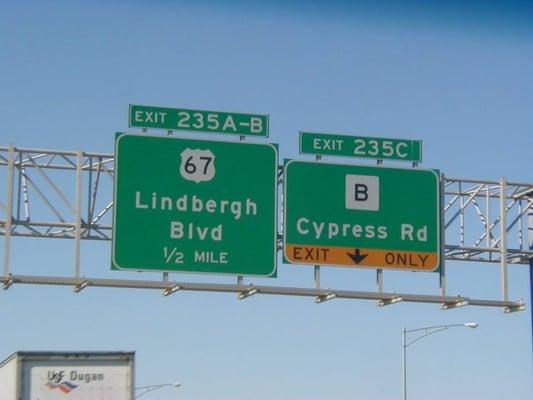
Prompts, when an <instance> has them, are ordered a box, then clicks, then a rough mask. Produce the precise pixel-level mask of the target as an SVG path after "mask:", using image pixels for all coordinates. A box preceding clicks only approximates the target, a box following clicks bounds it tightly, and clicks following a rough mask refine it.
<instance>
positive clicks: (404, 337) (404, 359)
mask: <svg viewBox="0 0 533 400" xmlns="http://www.w3.org/2000/svg"><path fill="white" fill-rule="evenodd" d="M402 354H403V357H402V400H407V335H406V331H405V328H403V335H402Z"/></svg>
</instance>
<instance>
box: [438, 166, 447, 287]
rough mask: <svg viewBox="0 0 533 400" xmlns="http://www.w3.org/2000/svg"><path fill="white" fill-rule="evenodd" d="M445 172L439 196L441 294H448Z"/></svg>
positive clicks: (441, 177) (441, 179) (440, 184)
mask: <svg viewBox="0 0 533 400" xmlns="http://www.w3.org/2000/svg"><path fill="white" fill-rule="evenodd" d="M444 179H445V178H444V174H441V175H440V181H439V189H440V196H439V204H440V213H439V218H440V243H439V246H440V248H439V256H440V257H439V264H440V265H439V267H440V268H439V287H440V295H441V296H446V254H445V243H446V241H445V240H444V231H445V224H446V220H445V218H444V214H445V211H444V198H445V187H444Z"/></svg>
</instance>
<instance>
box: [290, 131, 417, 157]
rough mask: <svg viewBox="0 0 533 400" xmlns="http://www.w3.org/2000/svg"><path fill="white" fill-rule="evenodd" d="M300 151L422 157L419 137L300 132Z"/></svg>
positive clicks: (341, 154) (322, 153)
mask: <svg viewBox="0 0 533 400" xmlns="http://www.w3.org/2000/svg"><path fill="white" fill-rule="evenodd" d="M300 153H301V154H318V155H332V156H346V157H363V158H374V159H380V160H403V161H413V162H421V161H422V141H421V140H408V139H390V138H376V137H366V136H344V135H332V134H324V133H312V132H300Z"/></svg>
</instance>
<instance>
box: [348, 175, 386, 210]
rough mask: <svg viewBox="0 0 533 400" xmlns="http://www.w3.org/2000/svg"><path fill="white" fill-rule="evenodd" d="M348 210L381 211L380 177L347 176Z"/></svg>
mask: <svg viewBox="0 0 533 400" xmlns="http://www.w3.org/2000/svg"><path fill="white" fill-rule="evenodd" d="M346 208H347V209H349V210H368V211H379V177H378V176H367V175H349V174H348V175H346Z"/></svg>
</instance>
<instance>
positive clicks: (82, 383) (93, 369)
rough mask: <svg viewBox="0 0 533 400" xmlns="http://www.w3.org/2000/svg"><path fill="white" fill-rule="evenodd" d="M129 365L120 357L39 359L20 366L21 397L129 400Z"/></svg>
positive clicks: (46, 399) (26, 399)
mask: <svg viewBox="0 0 533 400" xmlns="http://www.w3.org/2000/svg"><path fill="white" fill-rule="evenodd" d="M131 373H132V371H131V366H130V364H129V363H128V362H127V361H120V360H72V361H70V360H57V361H56V360H48V361H45V360H42V361H41V360H39V361H28V362H26V363H25V364H24V368H23V377H22V379H23V382H24V384H23V386H22V387H23V392H24V393H23V395H22V399H23V400H95V399H97V400H131V385H132V382H131Z"/></svg>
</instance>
